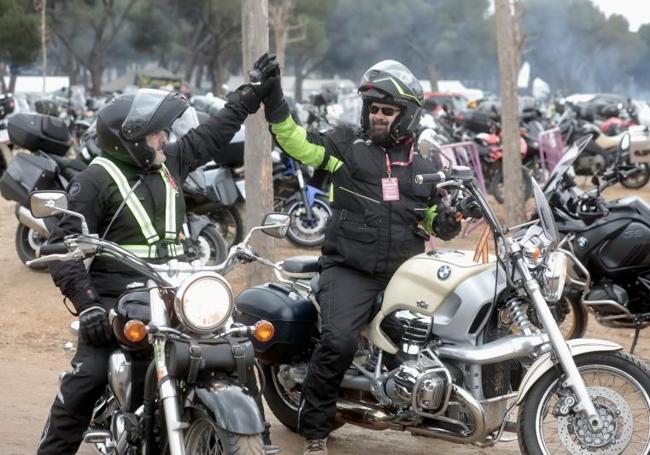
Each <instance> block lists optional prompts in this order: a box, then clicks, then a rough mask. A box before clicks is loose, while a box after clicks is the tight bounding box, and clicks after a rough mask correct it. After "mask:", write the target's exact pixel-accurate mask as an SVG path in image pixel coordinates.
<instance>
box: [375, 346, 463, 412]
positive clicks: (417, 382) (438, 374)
mask: <svg viewBox="0 0 650 455" xmlns="http://www.w3.org/2000/svg"><path fill="white" fill-rule="evenodd" d="M451 384H452V379H451V375H450V373H449V371H448V370H447V368H446V367H445V366H444V365H443V364H442V363H441V362H440V361H439V360H438V359H437V357H436V356H435V355H434V354H433V353H432V352H431V351H430V350H428V349H425V350H423V351H421V352H420V354H419V356H418V360H408V361H406V362H404V363H403V364H402V365H401V366H400V367H399V368H398V369H397V372H396V373H395V375H394V376H393V377H392V378H391V379H389V380H388V381H387V383H386V393H387V395H388V396H390V397H391V398H392V399H393V400H394V401H396V402H397V403H402V404H405V405H410V406H412V407H413V410H414V411H415V412H416V413H418V414H421V415H424V416H426V417H432V416H434V415H437V414H439V413H440V412H442V411H444V409H445V408H446V404H447V400H448V399H449V394H450V392H451Z"/></svg>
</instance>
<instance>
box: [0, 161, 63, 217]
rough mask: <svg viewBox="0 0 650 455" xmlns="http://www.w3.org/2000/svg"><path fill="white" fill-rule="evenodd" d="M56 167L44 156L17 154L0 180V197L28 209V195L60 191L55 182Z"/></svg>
mask: <svg viewBox="0 0 650 455" xmlns="http://www.w3.org/2000/svg"><path fill="white" fill-rule="evenodd" d="M56 173H57V165H56V163H55V162H54V161H53V160H51V159H49V158H47V157H46V156H45V155H42V154H38V155H31V154H28V153H19V154H18V155H16V156H15V157H14V158H12V160H11V162H10V163H9V167H8V168H7V171H6V172H5V173H4V174H3V175H2V178H0V195H2V197H3V198H5V199H7V200H9V201H15V202H17V203H19V204H20V205H22V206H25V207H29V193H31V192H32V191H36V190H55V189H56V190H60V189H63V188H60V185H59V184H58V183H57V180H56Z"/></svg>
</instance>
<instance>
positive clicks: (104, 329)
mask: <svg viewBox="0 0 650 455" xmlns="http://www.w3.org/2000/svg"><path fill="white" fill-rule="evenodd" d="M79 334H80V335H81V339H82V340H84V341H85V342H86V343H90V344H92V345H93V346H97V347H102V346H107V345H108V344H109V343H110V342H111V341H113V329H112V327H111V325H110V323H109V322H108V315H107V314H106V310H104V309H103V308H102V307H100V306H92V307H90V308H87V309H85V310H83V311H82V312H81V313H79Z"/></svg>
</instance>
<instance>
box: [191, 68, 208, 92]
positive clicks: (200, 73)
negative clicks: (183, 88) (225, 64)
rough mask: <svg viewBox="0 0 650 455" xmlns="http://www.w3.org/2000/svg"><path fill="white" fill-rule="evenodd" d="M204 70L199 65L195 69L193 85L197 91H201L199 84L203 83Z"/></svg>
mask: <svg viewBox="0 0 650 455" xmlns="http://www.w3.org/2000/svg"><path fill="white" fill-rule="evenodd" d="M204 69H205V65H199V67H198V68H197V69H196V76H195V79H194V85H195V86H196V88H197V89H199V90H200V89H201V84H202V83H203V71H204Z"/></svg>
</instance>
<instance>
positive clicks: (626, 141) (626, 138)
mask: <svg viewBox="0 0 650 455" xmlns="http://www.w3.org/2000/svg"><path fill="white" fill-rule="evenodd" d="M630 142H631V138H630V133H625V134H623V137H621V141H620V142H619V143H618V151H619V152H621V153H624V152H628V151H629V150H630Z"/></svg>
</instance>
